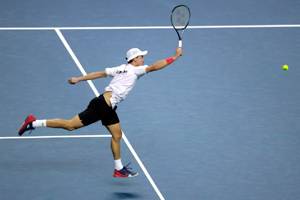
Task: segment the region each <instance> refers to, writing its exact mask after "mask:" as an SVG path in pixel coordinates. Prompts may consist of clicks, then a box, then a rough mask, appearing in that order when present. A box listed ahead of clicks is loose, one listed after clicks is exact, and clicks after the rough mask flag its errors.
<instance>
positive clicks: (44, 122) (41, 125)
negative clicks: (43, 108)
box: [32, 119, 46, 128]
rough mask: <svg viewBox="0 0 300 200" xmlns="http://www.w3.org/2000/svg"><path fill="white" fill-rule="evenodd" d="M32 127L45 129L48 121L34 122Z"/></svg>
mask: <svg viewBox="0 0 300 200" xmlns="http://www.w3.org/2000/svg"><path fill="white" fill-rule="evenodd" d="M32 126H33V128H37V127H45V126H46V120H45V119H43V120H35V121H34V122H32Z"/></svg>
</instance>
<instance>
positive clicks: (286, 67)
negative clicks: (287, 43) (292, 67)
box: [281, 64, 289, 71]
mask: <svg viewBox="0 0 300 200" xmlns="http://www.w3.org/2000/svg"><path fill="white" fill-rule="evenodd" d="M281 68H282V69H283V70H284V71H287V70H289V66H288V65H287V64H285V65H282V67H281Z"/></svg>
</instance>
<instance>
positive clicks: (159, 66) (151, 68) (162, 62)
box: [146, 48, 182, 73]
mask: <svg viewBox="0 0 300 200" xmlns="http://www.w3.org/2000/svg"><path fill="white" fill-rule="evenodd" d="M180 56H182V49H181V48H177V49H176V52H175V55H173V56H171V57H168V58H166V59H163V60H159V61H156V62H155V63H154V64H152V65H150V66H148V67H147V68H146V72H147V73H148V72H153V71H157V70H161V69H163V68H165V67H166V66H168V65H170V64H171V63H173V62H174V61H175V60H177V59H178V58H179V57H180Z"/></svg>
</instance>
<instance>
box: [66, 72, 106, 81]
mask: <svg viewBox="0 0 300 200" xmlns="http://www.w3.org/2000/svg"><path fill="white" fill-rule="evenodd" d="M104 77H107V74H106V72H105V71H97V72H91V73H88V74H87V75H84V76H78V77H71V78H70V79H69V80H68V82H69V83H70V84H76V83H78V82H80V81H87V80H94V79H97V78H104Z"/></svg>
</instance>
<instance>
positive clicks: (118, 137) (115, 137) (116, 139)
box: [112, 133, 122, 142]
mask: <svg viewBox="0 0 300 200" xmlns="http://www.w3.org/2000/svg"><path fill="white" fill-rule="evenodd" d="M112 138H113V140H115V141H118V142H119V141H120V140H121V139H122V133H117V134H113V135H112Z"/></svg>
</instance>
